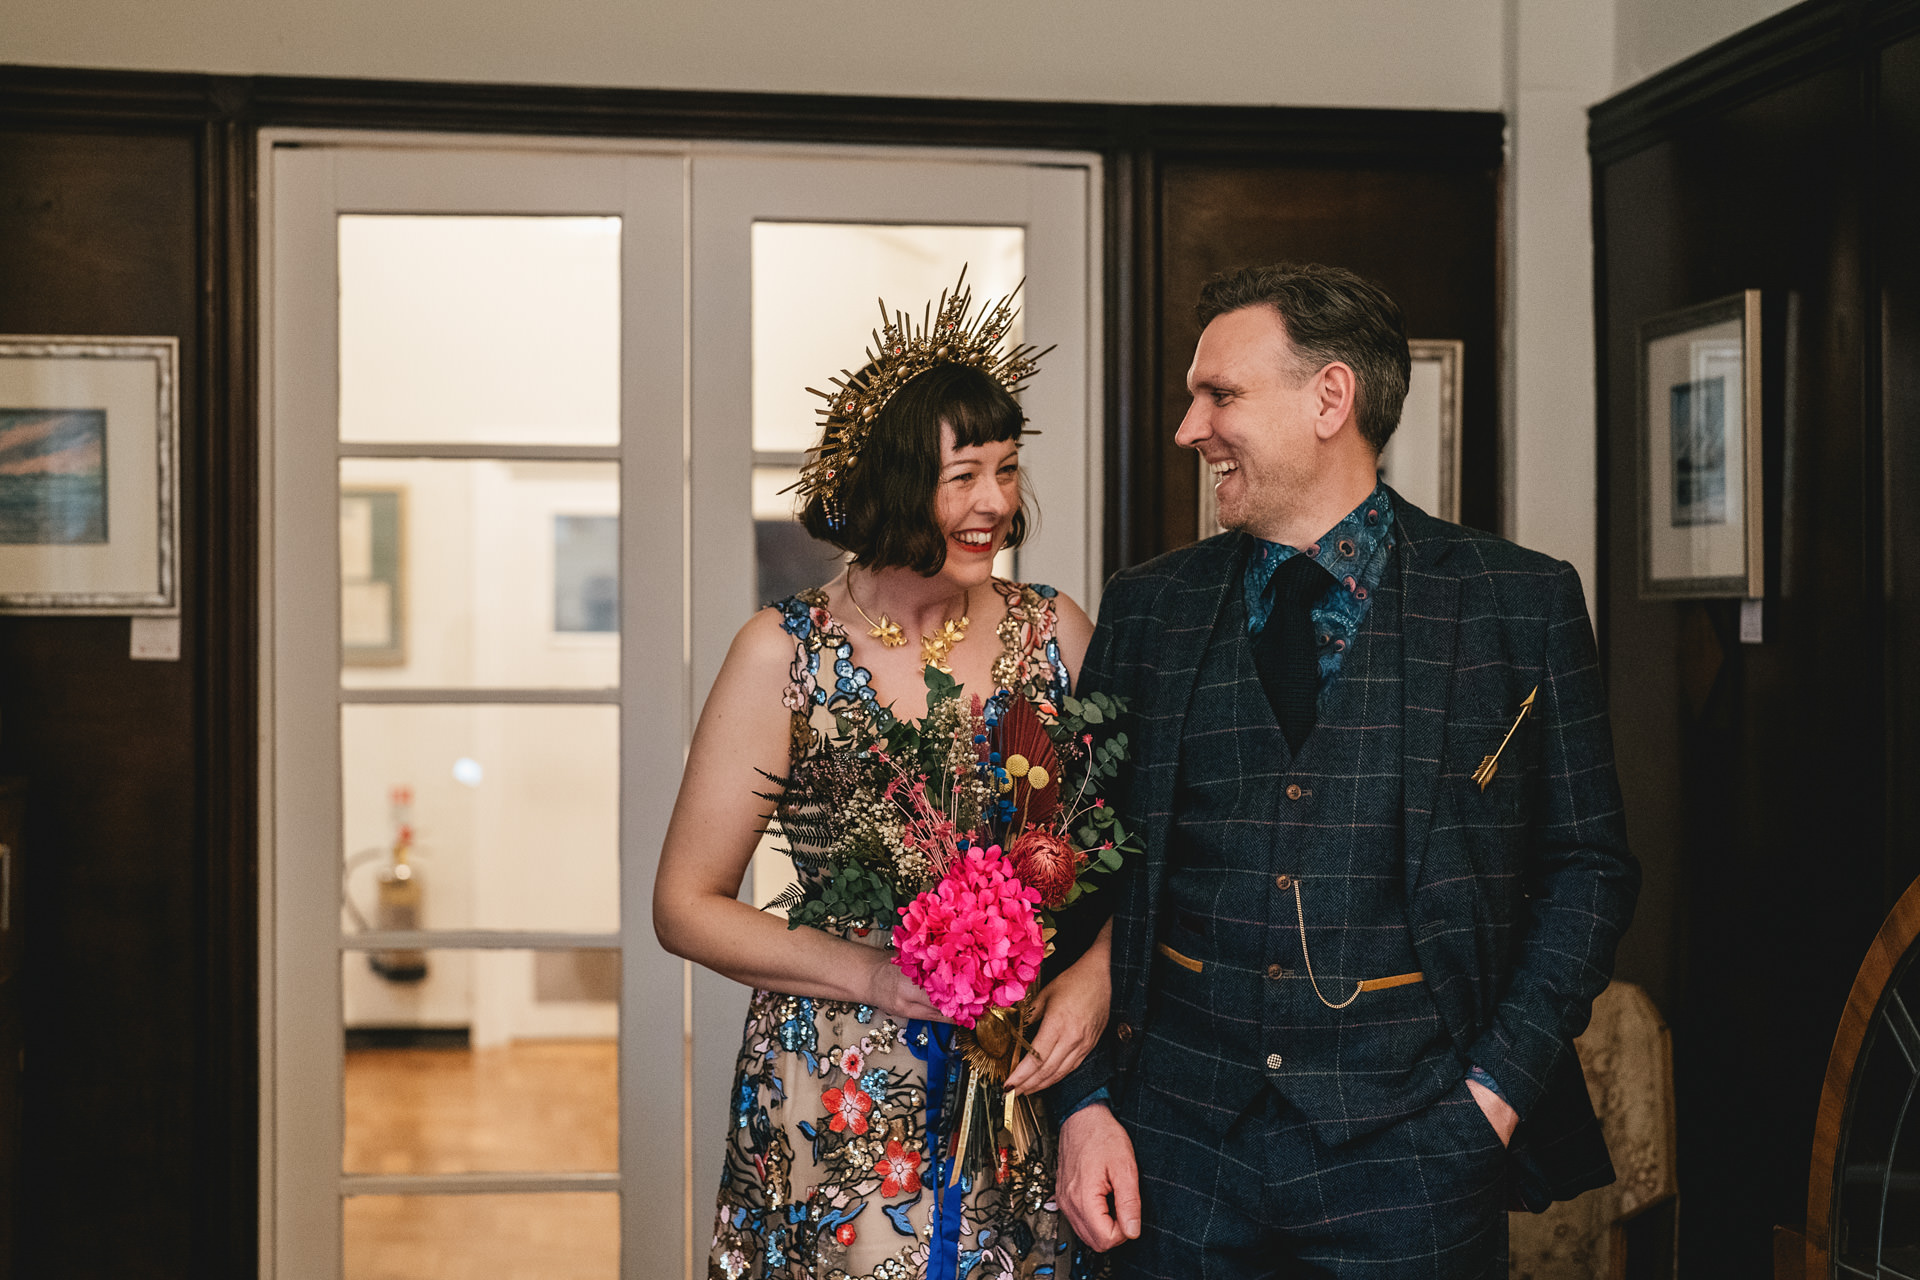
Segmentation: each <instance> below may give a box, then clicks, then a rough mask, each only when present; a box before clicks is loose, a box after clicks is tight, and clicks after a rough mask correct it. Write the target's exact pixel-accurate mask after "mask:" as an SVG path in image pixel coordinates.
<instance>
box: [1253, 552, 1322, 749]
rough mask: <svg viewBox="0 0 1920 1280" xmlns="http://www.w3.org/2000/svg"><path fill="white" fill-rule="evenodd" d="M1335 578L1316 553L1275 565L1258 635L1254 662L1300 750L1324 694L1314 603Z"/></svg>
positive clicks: (1286, 731) (1282, 726) (1283, 729)
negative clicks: (1270, 604)
mask: <svg viewBox="0 0 1920 1280" xmlns="http://www.w3.org/2000/svg"><path fill="white" fill-rule="evenodd" d="M1332 583H1333V579H1332V577H1331V576H1330V575H1329V574H1328V573H1327V571H1326V570H1325V569H1322V568H1321V567H1320V566H1319V565H1318V564H1316V563H1315V562H1314V561H1313V560H1312V558H1311V557H1308V556H1306V555H1296V556H1293V557H1291V558H1289V559H1288V560H1287V562H1286V563H1285V564H1283V565H1281V566H1280V567H1279V568H1278V569H1276V570H1274V571H1273V582H1272V584H1271V585H1270V586H1269V587H1268V590H1269V591H1270V592H1271V593H1272V595H1273V611H1272V612H1271V613H1269V614H1268V615H1267V625H1266V626H1264V627H1262V628H1261V629H1260V634H1259V635H1257V636H1255V637H1254V638H1253V663H1254V666H1255V667H1257V668H1258V669H1259V672H1260V684H1261V687H1262V688H1264V689H1265V690H1266V692H1267V705H1268V706H1270V707H1272V708H1273V718H1274V719H1275V720H1278V721H1279V722H1280V732H1281V733H1283V734H1285V735H1286V737H1287V745H1288V746H1289V747H1291V748H1293V752H1294V754H1295V755H1298V754H1299V753H1300V746H1301V744H1302V743H1304V742H1306V740H1307V735H1308V734H1310V733H1312V732H1313V722H1314V715H1315V712H1316V711H1317V710H1318V703H1319V700H1320V657H1319V654H1318V653H1316V652H1315V645H1314V643H1313V606H1314V603H1315V602H1316V601H1317V600H1319V599H1320V597H1321V596H1324V595H1325V594H1326V593H1327V588H1328V587H1329V586H1331V585H1332Z"/></svg>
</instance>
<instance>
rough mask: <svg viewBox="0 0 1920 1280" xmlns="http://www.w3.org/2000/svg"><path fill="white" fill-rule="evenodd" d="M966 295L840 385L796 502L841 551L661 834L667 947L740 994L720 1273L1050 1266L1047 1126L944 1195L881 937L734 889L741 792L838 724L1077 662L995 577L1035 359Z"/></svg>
mask: <svg viewBox="0 0 1920 1280" xmlns="http://www.w3.org/2000/svg"><path fill="white" fill-rule="evenodd" d="M969 311H970V298H969V295H967V294H964V293H961V292H959V290H958V289H956V290H955V292H954V293H953V294H951V295H947V296H946V297H943V298H942V300H941V304H940V306H939V309H938V312H937V313H935V314H934V318H933V321H932V324H931V327H930V328H928V329H925V330H920V329H916V328H915V327H914V326H913V324H912V322H910V321H909V320H907V319H906V318H905V317H904V316H902V317H899V318H898V319H897V320H894V321H889V322H888V326H887V329H886V331H885V333H884V334H883V335H881V343H880V347H879V352H880V354H879V355H878V356H874V357H872V358H871V362H870V363H869V364H868V365H867V366H866V367H865V368H864V369H863V370H862V371H861V372H860V373H859V374H857V375H853V376H852V377H851V378H850V379H849V380H848V381H846V382H845V383H843V384H842V385H841V387H840V389H839V390H838V391H837V392H836V394H835V395H834V396H833V397H831V398H830V403H829V408H828V409H827V410H825V411H823V412H824V414H825V416H826V419H827V421H826V426H825V430H824V433H823V437H822V440H821V443H820V445H819V446H818V447H817V448H816V449H815V451H814V457H813V459H812V461H810V462H809V464H808V466H807V468H806V469H805V470H804V471H803V474H802V480H801V484H800V490H801V493H802V496H803V499H804V504H805V505H804V508H803V511H802V519H803V521H804V523H805V525H806V527H807V529H808V531H809V532H810V533H812V534H813V536H815V537H816V538H820V539H823V540H825V541H827V542H829V543H832V544H833V545H834V546H836V547H839V548H840V549H841V550H843V551H845V552H846V553H848V555H849V557H850V559H851V563H850V565H849V567H848V568H847V570H846V571H845V572H844V573H843V574H841V575H840V576H839V577H837V578H835V579H834V580H833V581H831V582H829V583H827V584H826V585H824V586H822V587H819V588H816V589H813V590H809V591H803V592H801V593H799V594H798V595H796V596H794V597H791V598H789V599H787V600H783V601H780V602H778V603H777V604H775V605H773V606H771V607H769V608H766V609H762V610H761V611H759V612H758V613H757V614H755V615H754V616H753V618H752V619H750V620H749V621H748V622H747V624H746V625H745V626H744V627H742V628H741V630H740V633H739V634H738V635H737V636H736V637H735V639H734V641H733V645H732V648H731V649H730V650H729V651H728V654H727V658H726V662H725V665H724V666H723V667H722V668H721V671H720V675H719V677H718V679H717V680H716V681H715V683H714V686H713V691H712V693H711V694H710V695H709V696H708V698H707V703H706V706H705V708H704V710H703V711H702V712H701V716H700V722H699V726H698V728H697V730H696V731H695V734H694V739H693V746H692V750H691V752H690V754H689V755H688V758H687V765H686V772H685V774H684V775H683V777H682V779H681V784H680V794H679V798H678V800H677V802H676V803H675V805H674V811H673V818H672V821H671V823H670V825H669V827H668V831H667V837H666V843H665V846H664V848H663V849H662V851H661V858H660V869H659V875H658V879H657V881H656V884H655V889H654V927H655V929H656V931H657V933H658V935H659V938H660V942H661V944H662V945H663V946H665V947H666V948H667V949H668V950H669V951H672V952H673V953H675V954H676V955H680V956H684V957H686V958H688V959H690V960H693V961H695V962H697V963H699V964H702V965H705V966H707V967H708V968H710V969H713V970H715V971H717V972H719V973H722V974H724V975H726V976H727V977H730V978H733V979H735V980H736V981H739V982H742V983H745V984H747V985H748V986H751V987H753V988H755V990H754V993H753V996H752V999H751V1001H750V1002H749V1004H748V1007H747V1016H746V1026H745V1030H744V1034H743V1037H742V1041H741V1047H740V1057H739V1064H738V1067H737V1070H736V1074H735V1077H734V1085H733V1089H732V1090H731V1092H730V1095H729V1096H730V1097H731V1099H732V1105H731V1108H730V1112H729V1114H728V1117H727V1121H726V1134H725V1137H724V1142H725V1144H726V1161H725V1170H724V1172H723V1174H722V1177H721V1185H720V1188H719V1205H718V1213H717V1217H716V1222H715V1231H714V1241H713V1249H712V1253H711V1256H710V1260H709V1275H710V1276H723V1277H727V1278H728V1280H738V1277H742V1276H755V1277H761V1276H779V1277H800V1276H806V1277H815V1276H818V1277H834V1278H836V1280H837V1278H839V1277H846V1278H847V1280H866V1278H867V1277H878V1278H885V1280H894V1278H898V1280H905V1278H906V1277H910V1276H912V1277H917V1276H923V1275H924V1276H932V1277H955V1276H966V1277H970V1278H971V1280H998V1278H999V1277H1030V1276H1035V1275H1053V1274H1056V1273H1058V1274H1064V1266H1065V1250H1066V1248H1067V1233H1066V1230H1065V1228H1064V1226H1063V1225H1062V1222H1061V1219H1060V1217H1059V1215H1058V1212H1057V1210H1056V1207H1055V1204H1054V1194H1053V1167H1054V1161H1053V1156H1054V1150H1055V1145H1054V1143H1055V1135H1054V1134H1053V1132H1051V1131H1049V1132H1047V1133H1045V1134H1044V1135H1043V1141H1042V1148H1041V1150H1040V1151H1039V1152H1038V1153H1037V1157H1036V1158H1035V1159H1032V1160H1030V1161H1028V1162H1026V1163H1025V1164H1024V1165H1016V1166H1015V1168H1014V1170H1013V1172H1012V1174H1011V1175H1008V1176H1002V1177H1000V1178H997V1179H995V1178H984V1177H982V1178H970V1179H961V1180H959V1181H958V1184H957V1185H954V1186H951V1187H948V1186H946V1185H945V1183H946V1181H947V1180H946V1179H943V1178H941V1177H939V1176H938V1175H937V1174H936V1172H935V1168H936V1165H937V1164H938V1161H937V1159H936V1158H935V1157H936V1156H937V1154H938V1152H939V1150H940V1148H939V1143H940V1142H941V1141H942V1140H943V1139H945V1138H946V1136H947V1135H946V1133H944V1132H942V1131H941V1128H940V1125H939V1121H938V1109H939V1107H940V1105H941V1099H942V1094H943V1093H944V1080H945V1075H946V1063H945V1053H944V1048H945V1046H946V1045H947V1044H948V1034H949V1033H950V1030H951V1028H950V1027H949V1026H947V1025H946V1019H945V1018H944V1017H943V1016H942V1015H941V1014H940V1012H939V1011H938V1010H936V1009H935V1008H934V1006H933V1005H932V1004H931V1003H930V1002H929V999H928V997H927V994H926V993H925V992H924V991H922V990H921V989H920V988H919V987H917V986H915V985H914V984H913V983H912V982H911V981H910V980H909V979H908V978H907V977H906V975H905V974H904V973H903V972H902V971H901V969H900V968H899V967H897V966H896V965H895V964H894V963H893V956H892V951H891V950H890V948H889V938H890V933H891V931H890V929H888V928H886V927H884V925H883V926H881V927H875V928H872V929H870V930H869V929H855V930H845V931H828V930H823V929H815V928H808V927H801V928H798V929H793V930H789V929H788V928H787V926H786V922H785V921H783V920H781V919H780V918H779V917H777V916H776V915H773V914H771V913H768V912H764V911H761V910H757V909H756V908H755V907H754V906H751V905H749V904H747V903H743V902H741V901H739V899H738V894H739V891H740V886H741V881H742V878H743V877H744V875H745V873H746V870H747V866H748V863H749V861H750V860H751V858H752V856H753V853H754V850H755V848H756V846H757V844H758V841H759V837H760V833H761V832H762V831H763V830H765V828H766V826H767V823H768V820H769V817H770V814H771V811H772V808H773V806H772V804H771V803H769V802H768V801H766V800H764V799H761V798H759V793H762V792H767V791H770V790H773V789H774V788H773V786H772V785H771V784H770V783H769V782H768V778H769V777H773V778H780V777H786V776H788V775H789V774H790V773H791V771H792V768H793V765H794V763H795V762H796V761H798V760H800V759H802V758H804V757H808V756H813V755H816V754H818V753H820V752H825V751H832V750H834V749H835V748H834V747H833V746H832V743H831V740H830V731H831V730H832V729H833V727H834V717H835V715H836V713H845V712H847V711H849V710H852V711H855V712H859V711H861V710H863V709H864V710H865V711H867V712H869V713H871V712H875V711H878V710H880V709H884V708H890V709H891V711H892V712H893V713H894V714H896V715H899V716H901V717H909V718H918V717H919V716H921V715H923V714H924V713H925V710H926V703H925V701H924V696H925V682H924V680H923V674H924V672H925V669H926V668H927V667H928V666H933V667H937V668H938V669H940V670H941V671H945V672H949V673H950V674H951V675H952V677H953V679H954V680H955V681H957V682H959V683H960V684H961V685H962V686H964V688H965V689H966V690H967V691H968V692H969V693H979V694H989V693H992V692H994V691H996V690H1008V691H1010V692H1011V694H1012V695H1013V696H1016V697H1023V698H1027V699H1030V700H1032V701H1034V702H1036V703H1041V704H1045V703H1048V702H1049V701H1052V702H1057V701H1058V700H1059V699H1060V698H1061V697H1063V696H1065V694H1066V693H1067V692H1068V690H1069V689H1070V688H1071V685H1072V682H1073V680H1074V679H1075V677H1076V676H1077V675H1078V672H1079V666H1080V658H1081V655H1082V654H1083V653H1084V652H1085V650H1086V646H1087V641H1088V639H1089V638H1090V636H1091V634H1092V629H1093V628H1092V624H1091V623H1090V622H1089V621H1088V620H1087V616H1086V614H1085V613H1084V612H1082V611H1081V609H1080V607H1079V606H1078V605H1076V604H1075V603H1074V602H1073V601H1072V600H1070V599H1068V598H1067V597H1066V596H1064V595H1061V594H1060V593H1058V592H1056V591H1054V590H1053V589H1052V588H1050V587H1046V586H1041V585H1036V584H1020V583H1011V582H1006V581H1002V580H1000V579H997V578H995V577H994V576H993V570H992V566H993V559H994V555H995V554H996V553H997V552H999V551H1000V550H1002V549H1003V548H1009V547H1017V546H1019V545H1020V542H1021V540H1022V539H1023V538H1024V537H1025V536H1026V533H1027V530H1028V517H1027V512H1026V504H1025V500H1024V497H1023V494H1022V491H1021V471H1020V449H1021V436H1022V429H1023V423H1024V420H1023V418H1022V416H1021V413H1020V408H1019V405H1018V403H1017V402H1016V401H1015V399H1014V398H1013V395H1012V391H1013V390H1014V389H1015V387H1016V384H1018V383H1019V382H1020V381H1021V379H1022V378H1024V377H1026V376H1027V375H1029V374H1031V373H1032V372H1033V370H1034V367H1035V366H1034V359H1033V356H1032V354H1031V352H1030V349H1027V348H1018V349H1015V350H1011V351H1007V350H1003V349H1002V348H1001V346H1000V340H1001V339H1002V338H1003V336H1004V335H1005V333H1006V331H1007V323H1008V321H1010V320H1011V318H1012V308H1011V299H1009V300H1006V301H1002V302H1000V303H998V304H996V305H994V306H992V307H989V308H985V309H984V310H983V312H982V313H981V315H980V316H978V317H977V318H974V319H972V320H969ZM883 313H884V308H883ZM843 935H844V936H843ZM1069 960H1071V961H1072V962H1071V963H1067V961H1069ZM1107 966H1108V946H1107V933H1106V931H1105V930H1102V931H1101V932H1100V933H1099V935H1098V936H1097V938H1096V939H1095V941H1094V942H1093V944H1092V945H1091V946H1090V947H1089V948H1088V949H1087V950H1086V951H1085V953H1084V954H1083V955H1081V956H1079V957H1078V958H1073V957H1069V956H1065V955H1056V956H1055V957H1054V958H1053V962H1052V963H1050V964H1049V967H1048V970H1047V972H1048V974H1049V975H1051V981H1049V982H1047V983H1046V984H1045V985H1044V986H1042V987H1041V988H1040V990H1039V991H1038V993H1037V995H1035V996H1034V997H1033V1000H1034V1009H1035V1012H1036V1013H1037V1014H1038V1015H1039V1016H1040V1022H1039V1026H1038V1030H1037V1031H1036V1032H1035V1033H1034V1035H1033V1039H1032V1048H1031V1051H1030V1052H1029V1053H1028V1055H1027V1056H1026V1057H1025V1058H1024V1059H1022V1060H1021V1061H1020V1063H1019V1065H1018V1066H1017V1067H1016V1068H1015V1069H1014V1071H1013V1073H1012V1075H1011V1076H1009V1077H1008V1079H1007V1082H1006V1085H1007V1088H1008V1090H1009V1092H1014V1091H1017V1092H1019V1093H1022V1094H1032V1093H1035V1092H1037V1091H1039V1090H1041V1089H1044V1088H1046V1087H1048V1086H1049V1085H1051V1084H1053V1083H1055V1082H1056V1081H1058V1080H1059V1079H1060V1078H1061V1077H1063V1076H1064V1075H1065V1074H1066V1073H1067V1072H1068V1071H1069V1070H1071V1069H1072V1068H1073V1067H1074V1066H1076V1065H1078V1063H1079V1062H1080V1060H1081V1059H1082V1058H1083V1057H1084V1056H1085V1055H1086V1053H1087V1051H1088V1050H1089V1049H1090V1048H1092V1046H1093V1044H1094V1041H1095V1040H1096V1038H1097V1037H1098V1035H1099V1033H1100V1031H1101V1029H1102V1027H1103V1026H1104V1025H1105V1022H1106V1017H1107V1008H1108V999H1109V985H1108V984H1109V979H1108V969H1107ZM1056 968H1057V969H1058V970H1059V971H1058V972H1057V973H1056V972H1055V970H1056ZM930 1080H931V1082H932V1088H931V1089H930V1088H929V1081H930ZM930 1118H931V1119H932V1123H930ZM948 1127H951V1126H950V1123H949V1126H948Z"/></svg>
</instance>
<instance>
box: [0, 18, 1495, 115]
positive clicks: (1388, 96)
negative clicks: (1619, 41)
mask: <svg viewBox="0 0 1920 1280" xmlns="http://www.w3.org/2000/svg"><path fill="white" fill-rule="evenodd" d="M1500 6H1501V0H1446V2H1445V3H1435V2H1434V0H1340V3H1334V4H1329V3H1325V2H1324V0H1194V2H1191V3H1186V4H1173V3H1168V0H1102V2H1100V3H1091V2H1090V0H970V2H969V3H959V4H936V3H931V2H930V0H908V2H907V3H902V4H878V3H874V2H873V0H736V2H734V3H724V4H723V3H715V2H713V0H705V2H702V0H545V2H544V3H541V4H532V3H528V2H527V0H409V2H408V3H393V0H158V2H156V0H7V4H6V19H5V21H4V23H0V62H20V63H34V64H44V65H59V66H79V67H125V68H143V69H149V70H174V71H212V72H225V73H231V74H276V75H322V76H376V77H388V78H396V79H423V80H497V81H515V82H529V83H541V84H573V85H603V86H635V87H646V88H660V89H736V90H763V91H778V92H791V93H855V94H903V95H914V96H932V97H967V98H1039V99H1056V100H1059V99H1064V100H1072V101H1119V102H1199V103H1280V104H1303V105H1319V106H1381V107H1447V108H1456V109H1487V110H1491V109H1496V108H1498V107H1499V105H1500Z"/></svg>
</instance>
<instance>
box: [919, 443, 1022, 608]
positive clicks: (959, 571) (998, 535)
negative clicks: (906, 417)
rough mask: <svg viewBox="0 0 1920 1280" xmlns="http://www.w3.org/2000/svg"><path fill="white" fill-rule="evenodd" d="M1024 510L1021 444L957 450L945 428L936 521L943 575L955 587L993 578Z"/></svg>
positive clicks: (936, 489)
mask: <svg viewBox="0 0 1920 1280" xmlns="http://www.w3.org/2000/svg"><path fill="white" fill-rule="evenodd" d="M1019 510H1020V443H1019V441H1017V440H998V441H992V442H989V443H987V444H977V445H969V446H967V447H966V448H955V447H954V443H953V428H952V427H951V426H949V425H947V423H945V422H942V423H941V424H940V479H939V482H938V483H937V484H936V486H935V487H934V496H933V519H934V523H935V524H936V525H938V526H939V529H940V533H941V536H942V537H944V538H945V539H946V550H947V560H946V564H945V565H943V566H942V568H941V574H942V575H943V576H945V577H947V578H949V579H951V580H952V581H953V582H954V584H955V585H956V586H968V587H970V586H976V585H978V584H981V583H984V582H986V581H987V580H988V579H989V578H991V577H992V576H993V557H994V554H995V553H996V552H997V551H999V550H1000V547H1001V545H1002V544H1003V543H1004V542H1005V541H1006V539H1007V533H1008V531H1009V530H1010V529H1011V528H1012V525H1013V517H1014V514H1015V513H1016V512H1018V511H1019Z"/></svg>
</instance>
